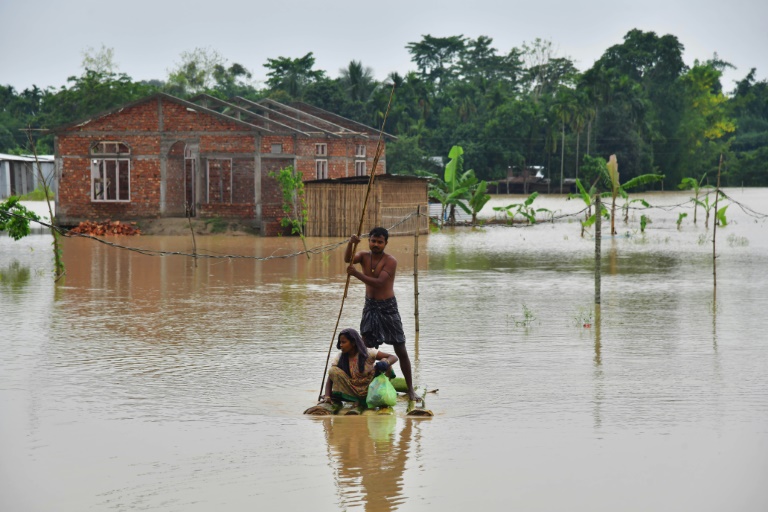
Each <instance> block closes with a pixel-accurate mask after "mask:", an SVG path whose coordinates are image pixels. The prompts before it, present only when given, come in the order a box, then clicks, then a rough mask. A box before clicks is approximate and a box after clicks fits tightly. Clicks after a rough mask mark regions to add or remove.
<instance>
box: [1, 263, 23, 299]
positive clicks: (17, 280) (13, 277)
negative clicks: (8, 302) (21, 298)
mask: <svg viewBox="0 0 768 512" xmlns="http://www.w3.org/2000/svg"><path fill="white" fill-rule="evenodd" d="M30 276H31V272H30V270H29V266H28V265H22V264H21V263H20V262H19V261H18V260H13V261H12V262H11V263H10V264H8V265H7V266H5V267H3V268H0V287H2V288H6V289H10V290H11V291H14V292H17V291H19V290H21V289H22V288H24V287H25V286H26V285H27V284H29V278H30Z"/></svg>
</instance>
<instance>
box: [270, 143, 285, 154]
mask: <svg viewBox="0 0 768 512" xmlns="http://www.w3.org/2000/svg"><path fill="white" fill-rule="evenodd" d="M282 152H283V145H282V144H272V153H282Z"/></svg>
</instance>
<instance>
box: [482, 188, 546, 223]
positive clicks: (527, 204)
mask: <svg viewBox="0 0 768 512" xmlns="http://www.w3.org/2000/svg"><path fill="white" fill-rule="evenodd" d="M537 197H539V193H538V192H534V193H532V194H531V195H530V196H528V197H527V198H526V200H525V201H524V202H522V203H512V204H509V205H507V206H494V207H493V209H494V211H497V212H504V213H506V214H507V217H509V221H510V222H514V221H515V217H517V216H520V217H522V218H523V219H526V220H527V221H528V224H536V214H537V213H551V212H550V211H549V210H548V209H547V208H534V207H533V206H531V205H532V204H533V202H534V201H535V200H536V198H537Z"/></svg>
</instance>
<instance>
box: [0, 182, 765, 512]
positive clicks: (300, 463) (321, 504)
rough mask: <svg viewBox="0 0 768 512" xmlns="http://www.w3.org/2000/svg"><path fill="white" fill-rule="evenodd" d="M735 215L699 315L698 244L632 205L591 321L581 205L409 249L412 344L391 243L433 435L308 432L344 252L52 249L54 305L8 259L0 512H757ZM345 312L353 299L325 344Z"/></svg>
mask: <svg viewBox="0 0 768 512" xmlns="http://www.w3.org/2000/svg"><path fill="white" fill-rule="evenodd" d="M727 192H728V193H729V194H730V195H731V196H732V197H733V198H734V199H735V200H736V201H738V202H739V203H740V204H742V205H744V206H747V207H750V208H752V210H754V211H755V212H757V213H758V215H757V216H755V213H754V212H753V213H750V212H748V211H744V210H742V209H741V208H740V207H739V206H738V205H737V204H732V205H731V206H729V208H728V210H727V215H728V219H729V225H728V226H726V227H722V228H720V227H719V228H718V230H717V238H716V248H717V254H718V258H717V287H716V294H715V288H714V287H713V268H712V261H713V260H712V232H713V231H712V224H711V222H712V220H711V219H710V225H709V229H705V228H704V225H703V224H704V219H703V217H704V214H703V212H702V211H699V212H698V216H699V219H698V223H697V224H696V225H694V224H693V222H692V217H693V211H692V210H691V209H690V208H689V207H687V206H686V207H679V206H677V207H676V206H675V205H677V204H680V203H683V202H684V201H685V200H686V199H687V198H688V196H689V194H687V193H670V194H650V195H648V196H645V197H646V198H647V199H648V201H649V202H650V203H651V204H652V205H654V206H657V208H653V209H651V210H647V211H645V212H641V211H639V210H630V214H629V223H628V224H627V225H625V224H624V222H623V221H621V222H618V223H617V229H618V231H619V236H616V237H607V238H606V239H605V240H603V243H602V256H603V262H602V288H601V296H602V306H601V309H600V314H599V318H598V315H597V314H596V311H595V307H594V294H595V284H594V283H595V280H594V246H595V242H594V239H593V238H592V236H591V233H587V234H586V235H585V237H583V238H582V237H581V236H580V231H581V230H580V226H579V223H578V220H576V219H575V218H574V217H573V216H569V215H571V214H575V212H578V211H579V210H580V209H581V205H580V204H578V203H577V202H575V201H565V200H563V199H562V198H560V197H557V196H555V197H540V198H539V199H537V200H536V202H535V203H534V206H536V207H543V208H547V209H548V210H550V211H552V212H553V213H554V215H555V217H558V220H557V221H556V222H554V223H542V224H537V225H535V226H533V227H506V226H487V227H484V228H477V229H471V228H456V229H446V230H444V231H443V232H441V233H433V234H430V235H429V236H421V237H420V238H419V253H420V254H419V258H418V289H419V292H420V294H419V304H418V306H419V308H418V309H419V318H418V323H419V328H420V329H419V333H418V336H416V334H415V326H416V318H415V316H414V310H415V307H414V306H415V303H414V302H415V301H414V278H413V274H414V238H413V237H398V238H392V239H391V240H390V244H389V246H388V250H389V252H391V253H393V254H394V255H395V256H396V257H397V259H398V261H399V268H398V276H397V281H396V285H395V288H396V292H397V295H398V302H399V304H400V311H401V314H402V316H403V321H404V324H405V330H406V334H407V336H408V349H409V351H410V354H411V359H412V361H413V365H414V373H415V380H416V383H417V386H418V390H419V392H420V393H421V392H422V391H423V390H424V389H425V387H426V388H427V389H428V390H434V389H438V390H439V391H437V393H428V394H427V395H426V407H427V408H428V409H431V410H432V411H433V412H434V413H435V416H434V417H433V418H429V419H409V418H406V417H404V416H403V415H402V412H403V411H404V409H405V404H398V410H399V411H398V415H397V416H395V417H386V416H363V417H334V418H331V419H328V418H325V419H321V418H313V417H307V416H303V415H302V411H303V410H304V409H305V408H306V407H308V406H310V405H313V404H314V403H315V399H316V397H317V395H318V393H319V390H320V386H321V378H322V373H323V368H324V364H325V358H326V354H327V352H328V348H329V345H330V343H331V340H332V336H333V332H334V328H335V323H336V319H337V316H338V315H339V311H340V309H341V304H342V296H343V293H344V284H345V279H346V273H345V265H344V264H343V260H342V258H343V254H342V253H343V246H342V247H339V248H336V249H333V250H328V251H327V252H324V253H322V254H317V255H313V256H312V258H311V259H310V260H307V259H306V257H305V256H300V257H290V256H289V257H286V258H280V259H270V260H266V261H262V260H256V259H232V258H217V259H197V260H194V259H193V258H190V257H186V256H182V255H167V256H149V255H144V254H140V253H138V252H134V251H127V250H123V249H119V248H115V247H112V246H108V245H104V244H100V243H97V242H95V241H93V240H88V239H66V240H65V241H64V248H63V249H64V263H65V265H66V271H67V275H66V278H65V280H64V281H63V282H61V283H59V284H54V282H53V279H52V277H51V271H52V262H51V259H52V258H51V245H50V244H51V238H50V236H47V235H32V236H29V237H27V238H25V239H22V240H20V241H18V242H14V241H13V240H11V239H9V238H8V237H0V311H1V312H2V316H1V320H0V322H1V323H0V510H2V511H8V512H16V511H52V510H56V511H60V512H68V511H73V512H74V511H77V512H82V511H108V510H161V511H210V510H226V511H246V510H248V511H251V510H313V511H335V510H367V511H389V510H401V511H410V510H467V509H470V508H471V507H474V508H479V509H481V510H525V511H561V510H569V511H616V510H621V511H681V510H692V511H723V510H729V511H764V510H768V486H767V485H766V482H768V378H767V377H766V375H768V336H767V335H766V328H765V323H764V322H765V317H766V312H767V311H768V272H767V270H768V224H767V223H768V220H767V219H766V217H765V216H764V214H766V213H768V206H766V205H768V190H767V189H757V190H755V189H752V190H749V189H747V190H741V189H731V190H728V191H727ZM523 199H524V198H521V197H520V196H507V197H501V196H496V197H494V199H493V202H492V205H497V206H499V205H505V204H509V203H512V202H517V203H519V202H522V200H523ZM633 206H639V205H638V204H633ZM659 206H661V207H659ZM680 211H686V212H689V216H688V217H687V218H686V219H684V221H683V223H682V224H681V226H680V229H679V230H678V229H677V226H676V222H675V221H676V220H677V214H678V212H680ZM641 214H645V215H647V216H648V217H650V219H651V223H650V224H648V226H647V228H646V230H645V233H641V232H640V228H639V218H640V215H641ZM759 214H763V216H760V215H759ZM493 215H494V212H493V211H492V210H491V209H490V206H489V208H487V209H486V211H484V216H486V217H487V216H493ZM607 232H608V228H607V226H606V225H605V224H604V226H603V233H607ZM109 241H110V242H114V243H117V244H123V245H127V246H131V247H141V248H144V249H153V250H159V251H168V252H174V251H177V252H192V241H191V239H190V238H188V237H122V238H117V237H114V238H110V239H109ZM334 242H338V240H330V239H310V240H309V241H308V243H309V245H310V246H321V245H323V244H331V243H334ZM197 245H198V247H197V250H198V252H199V253H201V254H203V253H204V254H210V255H217V256H224V255H245V256H257V257H267V256H281V255H290V254H291V253H294V252H295V251H298V250H300V249H301V244H300V243H299V241H298V240H296V239H292V238H274V239H263V238H252V237H230V238H223V237H198V238H197ZM362 302H363V287H362V285H361V284H360V283H358V282H355V281H353V282H352V283H351V284H350V288H349V295H348V297H347V299H346V301H345V302H344V307H343V310H342V313H341V320H340V328H343V327H346V326H357V325H358V323H359V318H360V313H361V309H362ZM396 368H397V367H396Z"/></svg>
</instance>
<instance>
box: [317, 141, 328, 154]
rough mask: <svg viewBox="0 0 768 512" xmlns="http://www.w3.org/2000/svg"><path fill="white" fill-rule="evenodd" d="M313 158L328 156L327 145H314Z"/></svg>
mask: <svg viewBox="0 0 768 512" xmlns="http://www.w3.org/2000/svg"><path fill="white" fill-rule="evenodd" d="M315 156H328V144H324V143H323V144H315Z"/></svg>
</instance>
